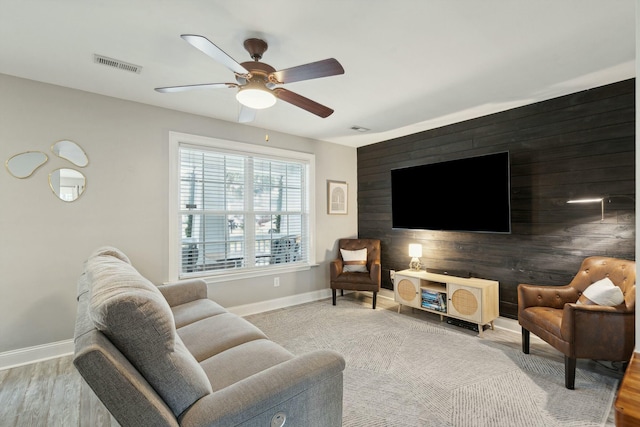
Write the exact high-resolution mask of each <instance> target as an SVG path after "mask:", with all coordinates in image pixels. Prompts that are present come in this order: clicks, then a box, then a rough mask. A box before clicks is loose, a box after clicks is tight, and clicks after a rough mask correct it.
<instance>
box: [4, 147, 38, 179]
mask: <svg viewBox="0 0 640 427" xmlns="http://www.w3.org/2000/svg"><path fill="white" fill-rule="evenodd" d="M47 160H49V157H47V155H46V154H44V153H43V152H41V151H26V152H24V153H20V154H16V155H15V156H13V157H10V158H9V159H8V160H7V161H6V163H5V166H6V167H7V170H8V171H9V173H10V174H11V175H13V176H15V177H16V178H27V177H29V176H31V174H33V173H34V172H35V171H36V169H38V168H39V167H40V166H42V165H44V164H45V163H47Z"/></svg>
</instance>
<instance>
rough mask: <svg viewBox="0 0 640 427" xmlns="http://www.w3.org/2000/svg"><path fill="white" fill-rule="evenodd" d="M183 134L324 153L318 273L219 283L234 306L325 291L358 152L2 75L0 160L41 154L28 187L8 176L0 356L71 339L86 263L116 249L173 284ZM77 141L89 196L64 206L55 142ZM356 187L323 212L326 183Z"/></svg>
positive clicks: (0, 267) (2, 216)
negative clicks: (173, 226)
mask: <svg viewBox="0 0 640 427" xmlns="http://www.w3.org/2000/svg"><path fill="white" fill-rule="evenodd" d="M169 131H177V132H184V133H191V134H196V135H204V136H210V137H215V138H223V139H230V140H234V141H240V142H247V143H255V144H261V145H270V146H273V147H277V148H284V149H291V150H296V151H302V152H307V153H314V154H315V155H316V189H315V190H316V219H317V229H318V230H320V231H321V232H320V233H318V234H317V240H316V242H315V244H316V253H317V261H318V264H319V265H318V266H317V267H314V268H312V269H310V270H308V271H304V272H299V273H288V274H279V276H280V283H281V286H280V287H278V288H274V287H273V278H272V277H271V276H269V277H263V278H256V279H247V280H237V281H234V282H229V283H220V284H214V285H210V288H209V292H210V295H211V297H212V298H213V299H215V300H217V301H219V302H220V303H221V304H222V305H224V306H227V307H232V306H238V305H243V304H252V303H257V302H260V301H265V300H274V299H278V298H286V297H290V296H292V295H300V294H305V293H309V292H316V291H319V290H324V289H326V288H328V284H329V281H328V266H327V261H328V260H329V259H331V258H332V257H333V254H334V244H335V241H336V240H337V239H338V238H340V237H348V236H355V235H356V234H357V206H356V204H355V201H356V192H357V183H356V169H355V167H354V165H355V164H356V150H355V149H354V148H350V147H345V146H341V145H336V144H329V143H325V142H319V141H314V140H310V139H303V138H299V137H295V136H291V135H285V134H278V133H275V132H270V133H269V134H270V135H269V136H270V141H269V142H268V143H265V141H264V130H263V129H259V128H253V127H249V126H242V125H239V124H235V123H227V122H221V121H217V120H213V119H208V118H205V117H201V116H195V115H190V114H184V113H179V112H175V111H170V110H166V109H161V108H155V107H150V106H146V105H142V104H138V103H133V102H127V101H123V100H118V99H114V98H109V97H104V96H100V95H95V94H90V93H86V92H81V91H76V90H71V89H67V88H62V87H59V86H53V85H48V84H42V83H37V82H33V81H29V80H24V79H18V78H14V77H10V76H6V75H0V159H2V161H3V162H4V161H5V160H6V159H8V158H9V157H10V156H12V155H14V154H17V153H20V152H24V151H29V150H31V151H43V152H46V153H47V154H48V155H49V162H48V163H47V164H45V165H44V166H43V167H42V168H40V169H39V170H38V171H37V172H36V173H35V174H34V175H33V176H31V177H29V178H27V179H16V178H14V177H12V176H10V175H9V174H8V173H7V172H6V171H5V170H3V171H0V200H1V202H0V236H1V243H0V273H1V277H2V279H1V280H0V337H1V338H0V353H2V352H7V351H10V350H15V349H23V348H27V347H32V346H38V345H43V344H48V343H55V342H59V341H64V340H68V339H71V338H72V336H73V325H74V317H75V311H76V301H75V291H76V281H77V278H78V275H79V274H80V272H81V270H82V264H83V262H84V260H85V259H86V257H87V256H88V255H89V254H90V253H91V252H92V251H93V250H94V249H96V248H97V247H99V246H103V245H113V246H116V247H119V248H120V249H122V250H123V251H124V252H125V253H127V254H128V255H129V257H130V258H131V259H132V261H133V263H134V265H135V266H136V267H137V268H138V270H139V271H140V272H141V273H142V274H143V275H145V276H146V277H147V278H149V279H150V280H151V281H152V282H154V283H161V282H164V281H166V280H168V267H167V248H168V224H169V222H168V213H167V212H168V211H167V206H168V201H167V192H168V187H169V183H168V178H167V176H168V165H169V160H168V133H169ZM61 139H70V140H73V141H76V142H77V143H78V144H80V145H81V146H82V147H83V148H84V149H85V151H86V152H87V154H88V156H89V165H88V166H87V167H86V168H85V169H84V170H83V171H84V172H85V175H86V176H87V189H86V192H85V194H84V195H83V196H82V197H81V198H80V199H79V200H78V201H76V202H74V203H65V202H62V201H60V200H58V199H56V198H55V197H54V196H53V194H52V193H51V191H50V190H49V187H48V182H47V176H48V173H49V172H50V171H52V170H53V169H55V168H58V167H62V166H69V164H67V163H65V162H64V161H63V160H61V159H59V158H57V157H56V156H53V155H52V154H51V152H50V150H49V147H50V146H51V144H53V143H54V142H55V141H58V140H61ZM327 179H333V180H341V181H347V182H348V183H349V184H350V185H349V193H350V194H349V196H350V201H351V202H352V204H351V209H350V213H349V215H347V216H344V215H332V216H329V215H327V214H326V180H327Z"/></svg>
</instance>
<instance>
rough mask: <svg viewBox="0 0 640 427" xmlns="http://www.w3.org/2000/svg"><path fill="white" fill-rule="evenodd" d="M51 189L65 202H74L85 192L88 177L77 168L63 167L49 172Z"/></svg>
mask: <svg viewBox="0 0 640 427" xmlns="http://www.w3.org/2000/svg"><path fill="white" fill-rule="evenodd" d="M49 186H50V187H51V191H53V193H54V194H55V195H56V196H58V198H59V199H60V200H63V201H65V202H73V201H74V200H78V197H80V196H81V195H82V193H84V190H85V188H86V186H87V179H86V178H85V176H84V175H83V174H82V172H78V171H77V170H75V169H67V168H61V169H56V170H54V171H53V172H51V173H50V174H49Z"/></svg>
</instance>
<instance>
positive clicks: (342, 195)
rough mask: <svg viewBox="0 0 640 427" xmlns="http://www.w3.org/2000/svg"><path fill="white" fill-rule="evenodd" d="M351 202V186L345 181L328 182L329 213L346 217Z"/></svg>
mask: <svg viewBox="0 0 640 427" xmlns="http://www.w3.org/2000/svg"><path fill="white" fill-rule="evenodd" d="M348 202H349V185H348V184H347V183H346V182H344V181H330V180H327V213H328V214H329V215H346V214H347V205H348Z"/></svg>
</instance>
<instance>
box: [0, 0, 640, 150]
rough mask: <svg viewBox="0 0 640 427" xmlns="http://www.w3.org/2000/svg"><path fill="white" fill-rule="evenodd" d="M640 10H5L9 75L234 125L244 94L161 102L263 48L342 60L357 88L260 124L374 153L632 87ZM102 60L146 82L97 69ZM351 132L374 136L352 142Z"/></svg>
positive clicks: (507, 6)
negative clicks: (502, 114) (223, 56)
mask: <svg viewBox="0 0 640 427" xmlns="http://www.w3.org/2000/svg"><path fill="white" fill-rule="evenodd" d="M635 6H636V4H635V1H634V0H535V1H524V0H521V1H515V0H483V1H479V0H394V1H390V0H322V1H320V0H313V1H312V0H306V1H305V0H270V1H257V0H233V1H231V0H225V1H222V0H180V1H179V0H55V1H53V0H0V73H3V74H8V75H13V76H18V77H23V78H27V79H32V80H37V81H41V82H46V83H52V84H55V85H61V86H66V87H70V88H74V89H80V90H83V91H88V92H93V93H98V94H102V95H107V96H112V97H116V98H122V99H127V100H131V101H136V102H141V103H145V104H150V105H156V106H160V107H165V108H170V109H174V110H179V111H185V112H188V113H193V114H199V115H203V116H209V117H214V118H217V119H221V120H227V121H237V116H238V110H239V107H238V103H237V101H236V99H235V91H236V90H235V89H215V90H198V91H190V92H183V93H165V94H163V93H158V92H156V91H154V90H153V89H154V88H155V87H160V86H176V85H186V84H196V83H213V82H230V81H235V80H234V76H233V74H232V73H231V71H229V70H228V69H227V68H225V67H224V66H222V65H221V64H219V63H217V62H215V61H214V60H212V59H211V58H210V57H208V56H206V55H205V54H203V53H202V52H200V51H199V50H197V49H195V48H194V47H192V46H191V45H189V44H188V43H186V42H185V41H184V40H182V39H181V38H180V34H184V33H190V34H199V35H203V36H205V37H207V38H208V39H209V40H211V41H212V42H214V43H215V44H216V45H217V46H218V47H220V48H221V49H222V50H224V51H225V52H226V53H227V54H228V55H230V56H231V57H232V58H234V59H235V60H236V61H238V62H245V61H248V60H250V58H249V54H248V53H247V52H246V51H245V50H244V48H243V46H242V43H243V41H244V40H245V39H246V38H249V37H259V38H263V39H264V40H265V41H267V43H268V44H269V49H268V50H267V52H266V53H265V54H264V56H263V62H266V63H268V64H270V65H272V66H273V67H275V68H276V69H284V68H289V67H293V66H297V65H301V64H305V63H308V62H314V61H318V60H321V59H326V58H330V57H333V58H336V59H337V60H338V61H339V62H340V63H341V64H342V66H343V67H344V69H345V74H344V75H339V76H333V77H326V78H322V79H315V80H308V81H304V82H296V83H290V84H288V85H285V87H286V88H287V89H289V90H292V91H294V92H296V93H299V94H300V95H303V96H306V97H308V98H311V99H313V100H315V101H317V102H319V103H321V104H323V105H326V106H328V107H331V108H333V109H334V110H335V113H334V114H333V115H331V116H329V117H328V118H326V119H322V118H319V117H317V116H315V115H312V114H310V113H308V112H306V111H304V110H301V109H299V108H296V107H294V106H292V105H290V104H287V103H285V102H282V101H278V103H277V104H276V105H275V106H274V107H272V108H270V109H268V110H262V111H259V112H258V115H257V118H256V120H255V121H254V122H252V123H250V124H248V125H249V126H257V127H260V128H264V129H268V130H273V131H280V132H286V133H289V134H293V135H300V136H304V137H309V138H313V139H318V140H323V141H330V142H335V143H339V144H345V145H350V146H354V147H357V146H362V145H366V144H370V143H375V142H379V141H384V140H387V139H391V138H394V137H398V136H403V135H407V134H410V133H415V132H419V131H422V130H427V129H431V128H435V127H439V126H442V125H446V124H449V123H454V122H458V121H461V120H465V119H469V118H473V117H478V116H481V115H485V114H489V113H493V112H497V111H502V110H506V109H509V108H513V107H516V106H520V105H525V104H530V103H532V102H536V101H540V100H545V99H549V98H553V97H557V96H561V95H564V94H568V93H572V92H576V91H579V90H583V89H587V88H591V87H596V86H601V85H603V84H608V83H612V82H616V81H620V80H624V79H628V78H631V77H635V37H636V36H635ZM94 54H100V55H104V56H107V57H111V58H114V59H117V60H121V61H125V62H129V63H133V64H135V65H139V66H141V67H142V72H141V73H140V74H135V73H131V72H127V71H123V70H118V69H114V68H110V67H106V66H104V65H98V64H96V63H94V62H93V55H94ZM354 125H357V126H362V127H366V128H369V129H371V130H370V131H369V132H366V133H359V132H356V131H353V130H351V129H350V128H351V127H352V126H354Z"/></svg>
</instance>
